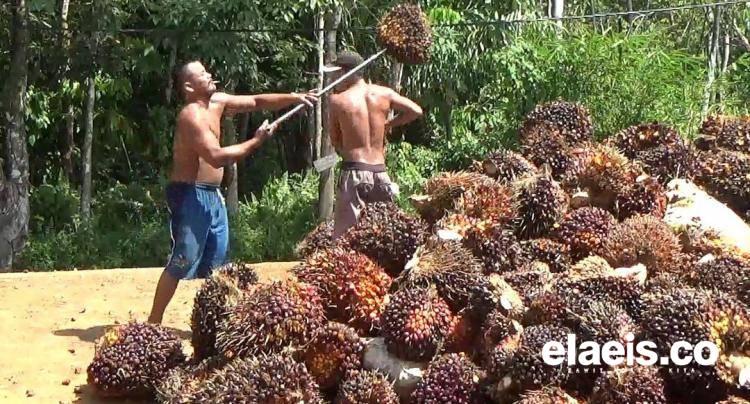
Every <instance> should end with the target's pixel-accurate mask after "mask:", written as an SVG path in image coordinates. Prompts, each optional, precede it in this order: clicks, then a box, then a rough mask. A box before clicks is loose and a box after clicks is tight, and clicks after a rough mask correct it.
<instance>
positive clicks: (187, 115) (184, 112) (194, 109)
mask: <svg viewBox="0 0 750 404" xmlns="http://www.w3.org/2000/svg"><path fill="white" fill-rule="evenodd" d="M204 112H205V111H204V109H203V108H202V107H201V106H200V105H198V104H196V103H190V104H186V105H185V106H183V107H182V109H181V110H180V112H179V113H178V114H177V125H186V124H187V125H197V124H199V123H200V122H202V121H203V114H204Z"/></svg>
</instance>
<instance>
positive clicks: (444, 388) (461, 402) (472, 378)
mask: <svg viewBox="0 0 750 404" xmlns="http://www.w3.org/2000/svg"><path fill="white" fill-rule="evenodd" d="M484 378H485V376H484V372H483V371H482V370H481V369H480V368H479V367H478V366H477V365H475V364H474V363H472V362H471V360H469V358H468V357H467V356H466V355H465V354H463V353H451V354H445V355H441V356H439V357H437V358H435V359H434V360H433V361H432V362H430V365H429V367H428V368H427V371H426V372H425V375H424V377H423V378H422V379H421V380H420V381H419V382H418V383H417V388H416V389H415V390H414V392H413V393H412V395H411V398H412V402H414V403H416V404H422V403H425V404H427V403H429V404H438V403H445V404H453V403H456V404H474V403H477V404H479V403H484V402H486V401H487V400H486V398H485V397H484V396H483V394H482V384H481V383H482V381H483V379H484Z"/></svg>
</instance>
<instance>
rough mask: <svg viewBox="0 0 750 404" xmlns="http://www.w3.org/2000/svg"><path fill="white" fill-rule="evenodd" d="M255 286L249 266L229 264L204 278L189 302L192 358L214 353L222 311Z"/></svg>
mask: <svg viewBox="0 0 750 404" xmlns="http://www.w3.org/2000/svg"><path fill="white" fill-rule="evenodd" d="M256 283H258V274H257V273H256V272H255V270H254V269H253V267H252V266H250V265H246V264H241V263H231V264H227V265H225V266H223V267H220V268H217V269H216V270H215V271H214V272H213V274H212V275H211V277H210V278H208V279H207V280H206V281H205V282H204V283H203V285H201V288H200V289H199V290H198V293H196V295H195V302H194V303H193V313H192V317H191V325H192V326H191V329H192V332H193V333H192V345H193V356H194V358H195V359H196V360H202V359H206V358H208V357H211V356H214V355H216V354H217V353H218V351H217V350H216V331H217V327H218V325H219V323H220V322H221V321H222V320H223V319H224V318H225V317H226V316H225V314H226V311H227V310H228V309H229V308H230V307H232V306H234V305H235V304H237V301H238V300H239V299H240V297H241V296H242V295H243V294H244V293H245V292H247V291H249V290H250V288H251V287H252V285H254V284H256Z"/></svg>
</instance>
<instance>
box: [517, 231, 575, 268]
mask: <svg viewBox="0 0 750 404" xmlns="http://www.w3.org/2000/svg"><path fill="white" fill-rule="evenodd" d="M521 248H522V250H523V255H524V261H525V262H530V263H531V262H534V261H537V262H543V263H545V264H547V267H548V268H549V270H550V272H553V273H560V272H565V271H567V270H568V268H570V261H571V259H570V247H569V246H568V245H567V244H562V243H558V242H556V241H553V240H550V239H547V238H538V239H533V240H524V241H522V242H521Z"/></svg>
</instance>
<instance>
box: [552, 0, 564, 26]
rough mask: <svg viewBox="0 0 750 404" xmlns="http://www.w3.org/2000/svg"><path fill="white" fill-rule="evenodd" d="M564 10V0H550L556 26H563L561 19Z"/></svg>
mask: <svg viewBox="0 0 750 404" xmlns="http://www.w3.org/2000/svg"><path fill="white" fill-rule="evenodd" d="M564 10H565V0H552V18H554V19H556V20H557V21H556V24H557V26H558V27H560V28H562V27H563V22H562V20H561V18H562V16H563V12H564Z"/></svg>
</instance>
